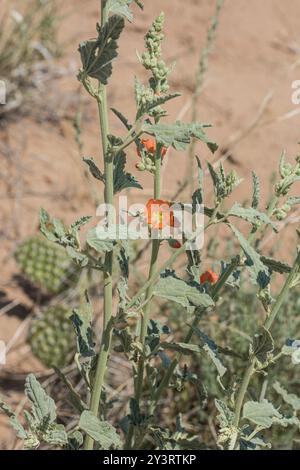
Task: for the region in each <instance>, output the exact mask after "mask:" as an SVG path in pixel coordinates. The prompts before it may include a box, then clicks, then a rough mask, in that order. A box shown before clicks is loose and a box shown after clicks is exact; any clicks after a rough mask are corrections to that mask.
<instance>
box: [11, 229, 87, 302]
mask: <svg viewBox="0 0 300 470" xmlns="http://www.w3.org/2000/svg"><path fill="white" fill-rule="evenodd" d="M15 258H16V261H17V263H18V265H19V267H20V269H21V271H22V273H23V274H24V275H25V276H26V278H27V279H28V280H29V281H30V282H32V283H33V284H35V285H36V286H38V287H40V288H41V289H42V290H44V291H45V292H47V293H50V294H58V293H60V292H62V291H63V290H64V289H66V288H67V287H69V286H70V285H72V284H74V282H76V280H77V279H78V270H77V269H76V266H75V265H74V263H72V261H71V260H70V258H69V257H68V255H67V253H66V252H65V250H64V248H61V247H60V246H58V245H55V244H54V243H51V242H48V241H47V240H46V239H43V238H42V237H40V236H34V237H31V238H29V239H28V240H26V241H24V242H23V243H22V244H21V245H19V247H18V248H17V250H16V252H15Z"/></svg>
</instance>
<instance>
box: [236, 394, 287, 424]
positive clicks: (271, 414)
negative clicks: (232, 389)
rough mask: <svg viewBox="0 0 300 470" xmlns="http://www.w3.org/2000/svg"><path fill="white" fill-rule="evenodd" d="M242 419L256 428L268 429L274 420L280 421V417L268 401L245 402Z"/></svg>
mask: <svg viewBox="0 0 300 470" xmlns="http://www.w3.org/2000/svg"><path fill="white" fill-rule="evenodd" d="M243 418H244V419H248V420H249V421H251V422H252V423H254V424H256V425H257V426H261V427H262V428H270V427H271V426H272V424H273V423H274V420H275V419H281V418H282V415H281V414H280V413H279V412H278V411H277V410H276V409H275V408H274V406H273V405H272V403H270V402H269V401H268V400H265V399H264V400H262V401H261V402H257V401H247V402H246V403H245V404H244V408H243Z"/></svg>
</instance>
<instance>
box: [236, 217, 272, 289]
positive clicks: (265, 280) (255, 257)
mask: <svg viewBox="0 0 300 470" xmlns="http://www.w3.org/2000/svg"><path fill="white" fill-rule="evenodd" d="M229 227H230V228H231V230H232V231H233V233H234V235H235V236H236V238H237V239H238V241H239V243H240V245H241V248H242V250H243V251H244V253H245V255H246V258H247V260H246V266H247V267H248V269H249V271H250V273H251V275H252V277H253V279H254V281H255V282H256V283H258V284H259V286H260V287H261V288H262V289H264V288H265V287H267V285H268V284H269V282H270V272H269V270H268V268H267V267H266V266H265V264H264V263H263V262H262V260H261V257H260V255H259V254H258V253H257V252H256V250H255V249H254V248H252V246H251V245H250V244H249V243H248V241H247V240H246V239H245V238H244V237H243V235H242V234H241V233H240V232H239V231H238V229H237V228H235V227H234V226H233V225H231V224H229Z"/></svg>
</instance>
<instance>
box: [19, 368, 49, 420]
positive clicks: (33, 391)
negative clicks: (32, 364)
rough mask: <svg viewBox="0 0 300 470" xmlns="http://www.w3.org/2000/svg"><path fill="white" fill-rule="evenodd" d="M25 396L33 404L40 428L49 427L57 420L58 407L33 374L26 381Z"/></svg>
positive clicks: (33, 411)
mask: <svg viewBox="0 0 300 470" xmlns="http://www.w3.org/2000/svg"><path fill="white" fill-rule="evenodd" d="M25 394H26V396H27V398H28V399H29V400H30V402H31V404H32V413H33V416H34V418H35V421H36V423H37V424H38V425H39V427H45V426H49V425H50V424H52V423H54V421H55V420H56V405H55V402H54V400H52V398H51V397H49V396H48V395H47V394H46V392H45V390H44V389H43V387H42V386H41V384H40V383H39V382H38V381H37V379H36V378H35V376H34V375H33V374H29V375H28V376H27V378H26V381H25Z"/></svg>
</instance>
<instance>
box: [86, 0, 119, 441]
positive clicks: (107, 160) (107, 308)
mask: <svg viewBox="0 0 300 470" xmlns="http://www.w3.org/2000/svg"><path fill="white" fill-rule="evenodd" d="M107 19H108V8H107V1H106V0H102V1H101V25H102V26H103V25H104V24H105V23H106V21H107ZM97 101H98V111H99V119H100V131H101V138H102V148H103V157H104V174H105V189H104V200H105V203H106V204H107V206H111V205H112V204H113V197H114V183H113V157H112V155H110V154H109V153H108V152H107V149H108V134H109V128H108V112H107V98H106V88H105V86H104V85H103V84H99V92H98V97H97ZM109 217H110V212H109V211H108V218H109ZM108 223H110V220H108ZM112 266H113V252H112V251H111V252H109V253H107V254H106V256H105V271H104V312H103V332H102V339H101V345H100V351H99V358H98V362H97V367H96V374H95V381H94V384H93V388H92V395H91V403H90V411H91V412H92V413H93V414H94V415H95V416H98V414H99V406H100V398H101V391H102V388H103V383H104V376H105V372H106V367H107V361H108V356H109V351H110V345H111V334H112V328H111V318H112V297H113V285H112ZM93 447H94V440H93V439H92V438H91V437H89V436H87V437H86V440H85V445H84V449H85V450H92V449H93Z"/></svg>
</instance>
